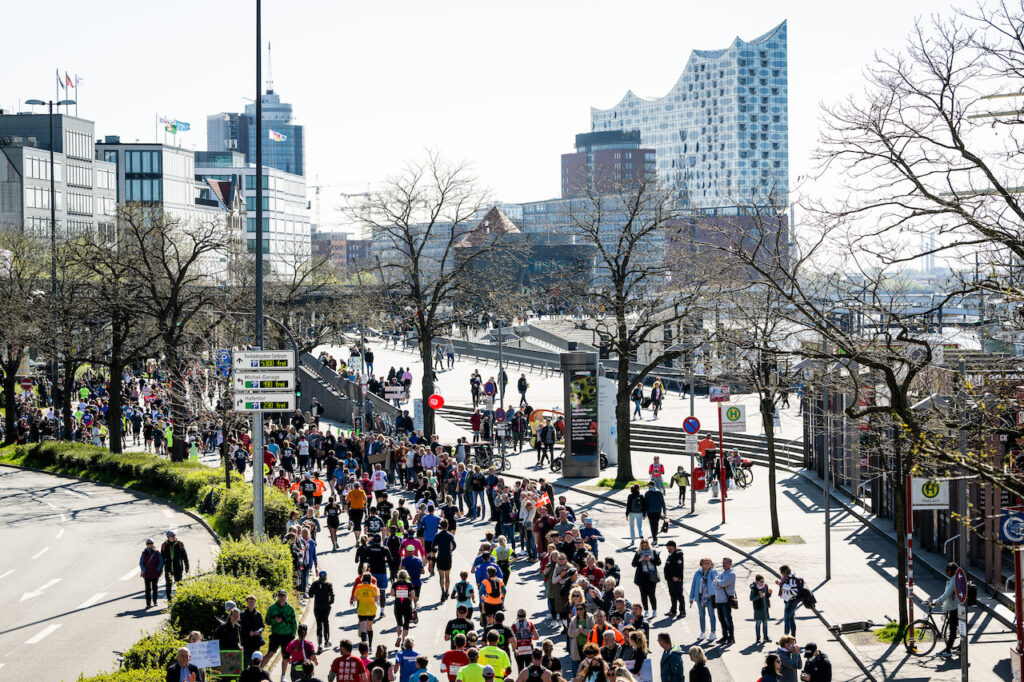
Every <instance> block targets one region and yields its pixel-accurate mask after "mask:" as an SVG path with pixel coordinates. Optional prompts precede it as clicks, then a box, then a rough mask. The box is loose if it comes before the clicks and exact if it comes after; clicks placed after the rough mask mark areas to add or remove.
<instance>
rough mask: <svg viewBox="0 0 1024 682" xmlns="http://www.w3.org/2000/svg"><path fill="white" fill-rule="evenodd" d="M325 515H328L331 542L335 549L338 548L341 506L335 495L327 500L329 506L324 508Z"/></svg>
mask: <svg viewBox="0 0 1024 682" xmlns="http://www.w3.org/2000/svg"><path fill="white" fill-rule="evenodd" d="M324 516H326V517H327V530H328V531H330V533H331V543H332V544H333V545H334V550H335V551H337V549H338V528H340V527H341V507H340V506H339V505H338V501H337V500H336V499H335V497H334V495H331V497H330V499H329V500H327V507H325V508H324Z"/></svg>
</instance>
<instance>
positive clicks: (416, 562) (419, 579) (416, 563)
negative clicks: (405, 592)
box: [401, 554, 423, 599]
mask: <svg viewBox="0 0 1024 682" xmlns="http://www.w3.org/2000/svg"><path fill="white" fill-rule="evenodd" d="M401 567H402V568H404V569H405V570H406V572H407V573H408V574H409V582H411V583H412V589H414V590H415V591H416V598H417V599H418V598H419V596H420V588H421V587H422V586H423V562H422V561H421V560H420V558H419V557H418V556H416V555H415V554H409V555H407V556H406V557H405V558H404V559H402V563H401Z"/></svg>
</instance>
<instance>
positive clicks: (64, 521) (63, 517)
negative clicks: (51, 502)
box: [60, 514, 68, 523]
mask: <svg viewBox="0 0 1024 682" xmlns="http://www.w3.org/2000/svg"><path fill="white" fill-rule="evenodd" d="M67 520H68V517H66V516H64V515H63V514H61V515H60V522H61V523H67Z"/></svg>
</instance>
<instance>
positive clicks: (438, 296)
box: [349, 152, 503, 434]
mask: <svg viewBox="0 0 1024 682" xmlns="http://www.w3.org/2000/svg"><path fill="white" fill-rule="evenodd" d="M485 199H486V197H485V194H484V192H483V190H482V189H481V188H480V186H479V185H478V183H477V180H476V178H475V177H474V176H473V175H472V174H471V173H470V170H469V168H468V167H467V166H466V165H465V164H458V163H450V162H447V161H444V160H443V159H442V158H441V157H440V156H439V155H438V154H437V153H436V152H430V153H428V154H427V158H426V159H425V160H423V161H418V162H410V163H408V164H407V165H406V166H405V168H404V169H403V170H402V171H401V172H400V173H399V174H398V175H396V176H394V177H392V178H391V179H389V180H388V181H387V183H386V184H385V186H384V188H383V189H381V190H379V191H377V192H372V193H370V194H368V195H367V196H366V197H365V199H364V200H363V201H362V202H361V203H360V204H358V205H357V206H356V207H355V208H354V209H352V210H350V212H349V217H350V219H351V220H353V221H354V222H356V223H358V224H360V225H362V226H364V227H365V228H366V229H367V230H368V231H369V233H370V235H371V237H372V239H373V240H374V241H375V242H376V243H377V244H380V245H381V250H380V253H379V254H377V257H376V260H375V264H374V265H375V270H376V275H377V277H378V280H379V283H380V286H381V291H382V294H383V297H384V298H385V299H390V301H391V302H392V303H394V304H395V307H396V309H397V312H398V316H399V318H400V322H401V323H403V324H404V326H405V328H406V329H411V330H414V332H415V334H416V336H417V338H418V343H419V354H420V359H421V361H422V363H423V370H424V371H423V377H422V380H421V385H420V392H421V396H422V398H423V403H424V407H423V410H424V414H423V428H424V432H425V433H428V434H429V433H433V432H434V411H433V410H432V409H431V408H430V407H429V405H427V398H428V397H429V396H430V395H431V394H432V393H433V392H434V377H433V372H432V371H431V351H432V349H433V345H434V338H435V336H436V335H437V334H438V332H439V330H440V329H441V328H442V325H443V322H444V320H445V317H446V314H447V313H448V312H449V310H450V308H451V305H452V301H453V299H454V298H455V296H456V295H457V294H458V293H459V292H460V290H461V288H462V287H465V286H466V282H467V278H466V277H465V276H464V275H465V274H466V273H468V272H470V271H471V270H472V268H473V267H474V265H475V264H476V263H477V262H478V261H479V260H482V259H483V258H485V257H487V255H488V254H489V253H491V252H492V251H493V250H494V249H495V248H497V247H498V246H499V245H500V244H502V243H503V235H500V234H493V235H486V236H484V237H481V239H480V240H479V241H478V242H477V243H476V246H475V248H472V249H461V248H457V245H458V244H459V243H460V242H462V240H463V239H464V238H465V237H466V235H467V234H468V233H469V232H470V231H471V230H472V228H473V227H474V226H475V225H476V220H477V216H478V215H479V213H480V211H481V210H482V209H483V208H485V206H486V201H485Z"/></svg>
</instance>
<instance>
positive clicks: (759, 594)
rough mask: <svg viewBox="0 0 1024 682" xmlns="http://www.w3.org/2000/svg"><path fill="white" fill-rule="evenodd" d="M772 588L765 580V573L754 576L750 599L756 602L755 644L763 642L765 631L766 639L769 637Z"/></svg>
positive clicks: (767, 640) (766, 640)
mask: <svg viewBox="0 0 1024 682" xmlns="http://www.w3.org/2000/svg"><path fill="white" fill-rule="evenodd" d="M771 596H772V588H770V587H768V584H767V583H766V582H765V581H764V576H763V575H756V576H754V582H753V583H751V584H750V601H752V602H753V603H754V633H755V634H756V635H757V641H756V642H754V643H755V644H760V643H761V637H762V635H761V633H762V632H763V633H764V635H763V636H764V641H765V642H769V641H771V640H769V639H768V618H769V616H768V607H769V606H770V602H771Z"/></svg>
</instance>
